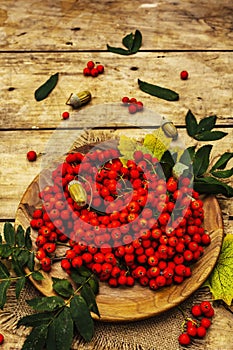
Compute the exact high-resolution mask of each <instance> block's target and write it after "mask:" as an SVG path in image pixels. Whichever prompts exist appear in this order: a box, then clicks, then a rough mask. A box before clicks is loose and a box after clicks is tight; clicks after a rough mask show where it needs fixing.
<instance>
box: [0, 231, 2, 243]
mask: <svg viewBox="0 0 233 350" xmlns="http://www.w3.org/2000/svg"><path fill="white" fill-rule="evenodd" d="M0 244H2V235H1V233H0Z"/></svg>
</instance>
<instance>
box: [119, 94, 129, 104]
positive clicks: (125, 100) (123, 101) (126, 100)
mask: <svg viewBox="0 0 233 350" xmlns="http://www.w3.org/2000/svg"><path fill="white" fill-rule="evenodd" d="M121 101H122V103H124V104H127V103H129V98H128V97H127V96H124V97H122V100H121Z"/></svg>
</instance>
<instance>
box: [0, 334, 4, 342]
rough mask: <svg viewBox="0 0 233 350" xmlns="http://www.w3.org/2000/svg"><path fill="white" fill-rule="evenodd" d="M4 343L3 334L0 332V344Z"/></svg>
mask: <svg viewBox="0 0 233 350" xmlns="http://www.w3.org/2000/svg"><path fill="white" fill-rule="evenodd" d="M3 343H4V335H3V334H1V333H0V345H2V344H3Z"/></svg>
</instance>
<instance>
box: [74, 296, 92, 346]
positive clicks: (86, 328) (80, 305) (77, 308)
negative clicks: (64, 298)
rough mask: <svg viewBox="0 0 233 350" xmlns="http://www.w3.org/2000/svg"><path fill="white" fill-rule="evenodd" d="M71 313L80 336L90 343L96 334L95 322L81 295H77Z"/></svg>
mask: <svg viewBox="0 0 233 350" xmlns="http://www.w3.org/2000/svg"><path fill="white" fill-rule="evenodd" d="M70 313H71V316H72V319H73V321H74V323H75V326H76V328H77V329H78V331H79V333H80V335H81V336H82V337H83V338H84V339H85V340H86V341H90V340H91V338H92V337H93V334H94V322H93V320H92V318H91V315H90V311H89V309H88V306H87V304H86V301H85V300H84V298H83V297H82V296H81V295H75V296H74V298H73V299H72V300H71V303H70Z"/></svg>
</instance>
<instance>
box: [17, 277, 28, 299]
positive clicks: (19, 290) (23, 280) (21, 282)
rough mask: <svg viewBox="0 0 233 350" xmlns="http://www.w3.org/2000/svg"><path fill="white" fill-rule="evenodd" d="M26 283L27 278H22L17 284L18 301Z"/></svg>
mask: <svg viewBox="0 0 233 350" xmlns="http://www.w3.org/2000/svg"><path fill="white" fill-rule="evenodd" d="M25 282H26V278H25V277H24V276H22V277H20V278H19V279H18V280H17V281H16V284H15V296H16V299H19V296H20V293H21V290H22V289H23V288H24V286H25Z"/></svg>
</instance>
